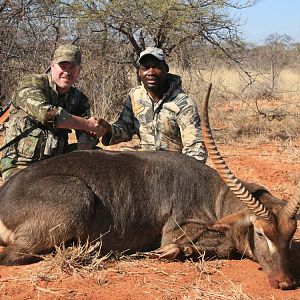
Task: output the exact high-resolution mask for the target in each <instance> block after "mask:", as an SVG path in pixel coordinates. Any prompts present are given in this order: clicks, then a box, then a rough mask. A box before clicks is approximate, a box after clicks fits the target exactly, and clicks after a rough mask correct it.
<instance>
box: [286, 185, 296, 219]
mask: <svg viewBox="0 0 300 300" xmlns="http://www.w3.org/2000/svg"><path fill="white" fill-rule="evenodd" d="M299 207H300V181H299V182H298V185H297V187H296V190H295V193H294V195H293V196H292V198H291V199H290V200H289V202H288V203H287V204H286V206H285V207H284V212H285V213H286V214H287V215H288V216H290V217H291V218H293V217H294V216H295V215H296V213H297V211H298V209H299Z"/></svg>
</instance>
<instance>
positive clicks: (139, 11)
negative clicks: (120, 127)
mask: <svg viewBox="0 0 300 300" xmlns="http://www.w3.org/2000/svg"><path fill="white" fill-rule="evenodd" d="M256 2H257V0H247V1H232V0H228V1H224V0H189V1H186V0H165V1H161V0H135V1H133V0H123V1H111V0H103V1H87V0H84V1H78V0H74V1H70V2H69V9H70V13H71V15H72V17H75V16H80V18H79V22H80V23H81V25H82V24H85V26H88V27H89V28H90V29H91V32H94V33H96V32H101V33H103V32H105V33H106V34H108V35H109V36H110V38H112V39H114V40H118V41H119V42H120V43H129V44H130V45H131V46H132V49H133V54H132V62H133V63H135V61H136V59H137V57H138V56H139V54H140V52H141V51H143V50H144V49H145V47H146V46H156V47H159V48H162V49H163V50H164V51H165V52H166V54H167V55H169V54H170V53H171V52H172V51H173V50H174V49H175V48H178V47H180V46H181V45H182V44H193V45H194V46H195V47H196V46H199V45H204V44H206V45H210V46H212V47H215V48H217V49H218V50H220V51H221V52H223V53H225V54H226V55H227V56H228V57H231V58H233V59H235V57H234V55H233V53H235V52H237V50H238V49H240V48H241V47H243V43H242V41H241V39H240V37H239V31H238V28H239V25H240V24H239V20H238V19H236V18H235V17H234V16H233V10H234V9H242V8H246V7H249V6H252V5H254V4H255V3H256Z"/></svg>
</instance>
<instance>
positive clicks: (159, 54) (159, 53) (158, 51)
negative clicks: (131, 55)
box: [139, 47, 165, 62]
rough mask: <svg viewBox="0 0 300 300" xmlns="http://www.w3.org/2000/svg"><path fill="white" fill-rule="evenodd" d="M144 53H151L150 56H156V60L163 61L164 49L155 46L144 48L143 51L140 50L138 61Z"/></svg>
mask: <svg viewBox="0 0 300 300" xmlns="http://www.w3.org/2000/svg"><path fill="white" fill-rule="evenodd" d="M146 55H152V56H154V57H156V58H157V59H158V60H162V61H165V54H164V51H163V50H162V49H160V48H156V47H148V48H146V49H145V50H144V51H143V52H141V54H140V57H139V62H140V61H141V59H142V58H143V57H144V56H146Z"/></svg>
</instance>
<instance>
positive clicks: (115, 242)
mask: <svg viewBox="0 0 300 300" xmlns="http://www.w3.org/2000/svg"><path fill="white" fill-rule="evenodd" d="M208 96H209V93H208ZM208 96H207V98H206V101H205V103H204V113H203V115H202V120H203V133H204V136H205V140H206V145H207V148H208V150H209V153H210V155H211V157H212V160H213V162H214V163H215V165H216V169H217V171H218V172H216V171H215V170H213V169H212V168H210V167H209V166H207V165H203V164H201V163H200V162H198V161H196V160H195V159H193V158H191V157H188V156H187V155H183V154H179V153H174V152H155V153H154V152H105V151H76V152H73V153H69V154H65V155H61V156H56V157H53V158H50V159H47V160H44V161H40V162H38V163H36V164H34V165H32V166H31V167H29V168H27V169H25V170H24V171H22V172H20V173H18V174H17V175H15V176H14V177H12V178H11V179H10V180H8V181H7V182H5V183H4V184H3V186H2V187H1V189H0V242H1V243H0V244H1V245H3V246H6V247H5V249H4V250H3V251H2V252H1V253H0V264H3V265H17V264H26V263H30V262H34V261H37V260H39V259H40V256H39V255H40V254H43V253H47V252H49V251H52V250H53V249H54V245H55V244H57V245H59V244H61V243H70V242H76V241H78V240H80V241H81V242H83V241H86V240H87V239H88V240H89V241H93V240H97V239H99V237H100V236H101V238H102V248H101V251H103V252H106V251H110V250H116V251H124V250H128V249H129V250H130V251H131V252H135V251H149V250H153V251H154V253H155V254H156V255H158V256H160V257H164V258H170V259H173V258H175V257H177V256H179V255H180V256H182V255H185V256H189V255H192V254H195V255H199V253H203V252H205V253H206V254H207V255H210V256H215V257H220V258H226V257H229V256H230V254H231V253H232V252H235V251H238V252H240V253H242V254H245V255H247V256H248V257H251V258H253V259H255V260H256V261H257V262H258V263H259V264H261V265H262V267H263V269H264V270H265V271H266V272H267V274H268V276H269V279H270V283H271V285H272V286H273V287H275V288H281V289H293V288H295V286H296V283H295V280H294V277H293V275H292V274H291V271H290V265H289V264H290V261H289V251H290V248H289V246H290V243H291V239H292V237H293V235H294V233H295V230H296V220H295V214H296V211H297V209H298V206H299V198H300V191H299V189H298V192H297V193H296V195H295V196H294V198H293V199H291V200H290V201H289V203H288V204H287V205H286V202H285V201H282V200H279V199H277V198H275V197H274V196H272V195H271V194H270V193H269V192H268V191H267V190H265V189H264V188H262V187H260V186H257V185H255V184H250V183H243V185H242V184H241V183H240V182H239V181H238V180H237V179H236V178H235V177H234V176H233V175H232V174H231V172H230V171H229V170H228V168H227V167H226V165H225V163H224V161H223V159H222V158H221V156H220V155H219V153H218V151H217V149H216V147H215V145H214V142H213V139H212V136H211V133H210V128H209V123H208V117H207V101H208ZM218 173H219V174H220V175H219V174H218ZM223 180H224V181H225V182H226V183H225V182H224V181H223ZM228 186H229V187H228ZM243 186H244V187H243ZM102 235H103V236H102Z"/></svg>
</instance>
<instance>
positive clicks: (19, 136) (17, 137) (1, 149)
mask: <svg viewBox="0 0 300 300" xmlns="http://www.w3.org/2000/svg"><path fill="white" fill-rule="evenodd" d="M38 127H39V124H34V125H33V126H31V127H30V128H28V129H26V130H24V131H23V132H22V133H21V134H19V135H18V136H16V137H15V138H14V139H12V140H11V141H9V142H8V143H6V144H5V145H4V146H2V147H1V148H0V151H3V150H4V149H6V148H7V147H9V146H11V145H13V144H15V143H17V142H18V141H19V140H21V139H22V138H24V137H26V136H27V135H28V134H29V133H30V132H32V131H33V130H34V129H36V128H38Z"/></svg>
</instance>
